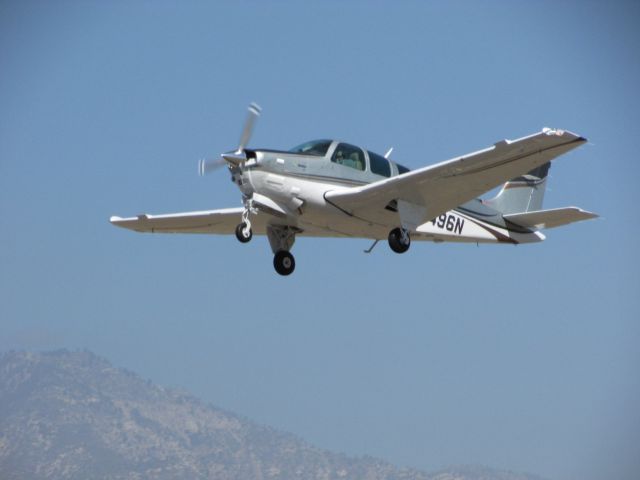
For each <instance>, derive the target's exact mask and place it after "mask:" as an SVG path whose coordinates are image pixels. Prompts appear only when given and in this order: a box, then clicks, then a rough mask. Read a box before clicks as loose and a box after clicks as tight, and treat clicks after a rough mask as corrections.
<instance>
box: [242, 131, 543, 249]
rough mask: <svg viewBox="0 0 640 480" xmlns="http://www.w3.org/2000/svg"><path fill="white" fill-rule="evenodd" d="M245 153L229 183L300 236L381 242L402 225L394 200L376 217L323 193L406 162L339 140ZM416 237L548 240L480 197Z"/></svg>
mask: <svg viewBox="0 0 640 480" xmlns="http://www.w3.org/2000/svg"><path fill="white" fill-rule="evenodd" d="M246 153H247V158H248V160H247V162H246V163H245V164H244V165H243V167H242V168H237V167H232V168H230V170H231V174H232V180H233V182H234V183H236V185H237V186H238V187H239V188H240V190H241V192H242V193H243V195H244V196H245V197H246V198H252V197H254V198H264V199H265V201H264V202H263V204H264V205H263V208H265V209H269V213H270V214H272V215H273V216H274V220H273V222H274V224H278V223H282V224H283V225H289V226H295V228H297V229H298V231H299V233H298V235H303V236H304V234H305V232H308V233H311V232H313V234H314V235H321V234H322V232H325V233H326V236H349V237H354V236H355V237H364V238H371V239H377V240H381V239H386V238H387V236H388V234H389V230H390V229H391V228H395V227H396V226H398V213H397V209H396V207H395V205H394V204H393V202H392V203H390V204H389V205H387V206H386V207H385V208H384V209H382V210H381V211H380V212H377V213H376V215H375V216H372V217H371V218H359V217H354V216H353V215H350V214H349V213H348V212H345V211H343V210H341V209H340V208H338V207H337V206H335V205H333V204H332V203H331V202H329V201H327V199H326V197H325V194H326V193H327V192H329V191H332V190H336V189H345V188H353V187H356V186H362V185H366V184H369V183H373V182H377V181H380V180H384V179H385V178H390V177H394V176H397V175H401V174H403V173H406V172H408V171H409V169H408V168H406V167H404V166H403V165H401V164H398V163H396V162H393V161H391V160H388V159H386V158H385V157H384V156H381V155H379V154H376V153H374V152H371V151H368V150H365V149H362V148H360V147H357V146H354V145H351V144H348V143H345V142H340V141H337V140H317V141H312V142H307V143H305V144H302V145H300V146H299V147H296V148H294V149H292V150H290V151H280V150H267V149H252V150H247V151H246ZM267 200H270V201H272V202H273V203H271V202H268V201H267ZM258 203H259V202H258ZM411 235H412V239H414V240H430V241H434V242H441V241H454V242H473V243H496V242H501V243H530V242H537V241H541V240H543V239H544V236H543V235H542V234H541V233H539V232H537V231H531V230H527V229H524V228H522V227H518V226H516V225H514V224H510V223H509V222H507V221H505V219H504V218H503V216H502V214H501V213H500V212H499V211H497V210H495V209H493V208H491V207H489V206H488V205H485V204H484V203H483V202H482V201H481V200H480V199H476V200H473V201H471V202H467V203H465V204H463V205H460V206H459V207H458V208H456V209H454V210H451V211H448V212H446V213H443V214H441V215H439V216H438V217H436V218H434V219H432V220H430V221H428V222H426V223H424V224H422V225H419V226H418V227H417V228H416V230H415V231H414V232H411Z"/></svg>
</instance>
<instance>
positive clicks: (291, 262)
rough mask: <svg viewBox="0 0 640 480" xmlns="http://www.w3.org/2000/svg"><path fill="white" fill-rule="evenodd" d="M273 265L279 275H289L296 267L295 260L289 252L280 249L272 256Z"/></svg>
mask: <svg viewBox="0 0 640 480" xmlns="http://www.w3.org/2000/svg"><path fill="white" fill-rule="evenodd" d="M273 267H274V268H275V269H276V272H278V273H279V274H280V275H290V274H291V273H293V271H294V270H295V268H296V260H295V259H294V258H293V255H291V253H290V252H287V251H286V250H280V251H279V252H276V254H275V255H274V256H273Z"/></svg>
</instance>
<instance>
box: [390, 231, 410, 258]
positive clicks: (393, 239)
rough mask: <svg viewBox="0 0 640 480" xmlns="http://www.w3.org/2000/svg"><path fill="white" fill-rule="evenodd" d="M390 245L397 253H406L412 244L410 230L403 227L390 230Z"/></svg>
mask: <svg viewBox="0 0 640 480" xmlns="http://www.w3.org/2000/svg"><path fill="white" fill-rule="evenodd" d="M389 246H390V247H391V250H393V251H394V252H396V253H404V252H406V251H407V250H409V247H410V246H411V238H410V237H409V232H407V231H406V230H404V229H401V228H394V229H393V230H391V231H390V232H389Z"/></svg>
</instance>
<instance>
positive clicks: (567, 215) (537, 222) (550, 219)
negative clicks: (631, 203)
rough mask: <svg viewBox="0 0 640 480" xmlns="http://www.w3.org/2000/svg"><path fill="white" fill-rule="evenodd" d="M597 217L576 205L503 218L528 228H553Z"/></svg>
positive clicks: (514, 214)
mask: <svg viewBox="0 0 640 480" xmlns="http://www.w3.org/2000/svg"><path fill="white" fill-rule="evenodd" d="M597 217H598V215H597V214H595V213H592V212H587V211H586V210H582V209H581V208H578V207H565V208H554V209H551V210H538V211H535V212H525V213H512V214H510V215H504V219H505V220H509V221H510V222H513V223H515V224H517V225H521V226H523V227H529V228H554V227H559V226H561V225H567V224H569V223H573V222H580V221H582V220H589V219H592V218H597Z"/></svg>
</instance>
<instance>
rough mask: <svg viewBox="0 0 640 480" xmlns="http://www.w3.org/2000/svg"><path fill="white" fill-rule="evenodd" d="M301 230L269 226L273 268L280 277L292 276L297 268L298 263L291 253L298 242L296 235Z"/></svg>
mask: <svg viewBox="0 0 640 480" xmlns="http://www.w3.org/2000/svg"><path fill="white" fill-rule="evenodd" d="M299 231H300V230H298V229H296V228H293V227H289V226H284V225H269V226H267V238H268V239H269V244H270V245H271V251H272V252H273V267H274V268H275V269H276V272H278V273H279V274H280V275H291V273H293V270H294V269H295V268H296V261H295V260H294V258H293V255H291V253H290V252H289V250H291V247H293V243H294V242H295V241H296V233H297V232H299Z"/></svg>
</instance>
